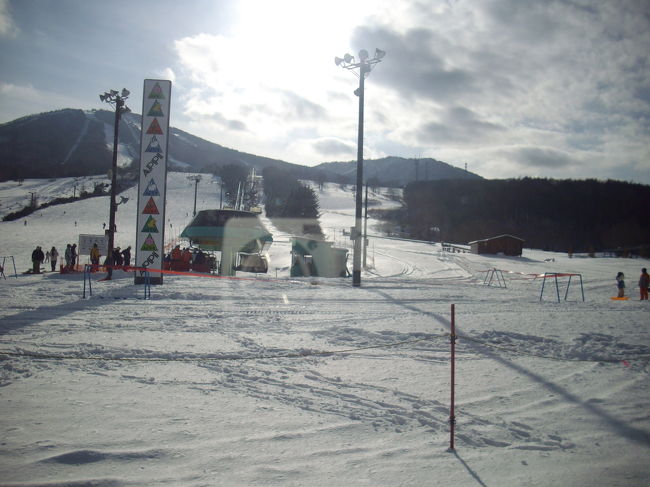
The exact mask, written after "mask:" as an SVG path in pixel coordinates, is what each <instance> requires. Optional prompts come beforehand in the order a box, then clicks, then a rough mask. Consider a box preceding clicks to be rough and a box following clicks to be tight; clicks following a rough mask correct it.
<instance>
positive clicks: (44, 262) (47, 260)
mask: <svg viewBox="0 0 650 487" xmlns="http://www.w3.org/2000/svg"><path fill="white" fill-rule="evenodd" d="M49 261H50V251H49V250H48V251H47V252H45V260H44V261H43V264H47V263H48V262H49Z"/></svg>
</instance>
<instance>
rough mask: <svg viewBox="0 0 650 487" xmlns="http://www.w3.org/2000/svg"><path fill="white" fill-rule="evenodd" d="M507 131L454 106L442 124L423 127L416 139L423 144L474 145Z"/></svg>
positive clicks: (467, 110)
mask: <svg viewBox="0 0 650 487" xmlns="http://www.w3.org/2000/svg"><path fill="white" fill-rule="evenodd" d="M505 130H506V128H505V127H503V126H501V125H499V124H496V123H492V122H486V121H484V120H481V119H480V118H479V116H478V115H477V114H476V113H474V112H473V111H472V110H470V109H468V108H466V107H461V106H454V107H450V108H448V109H447V111H446V113H445V114H444V115H443V120H442V121H440V122H428V123H425V124H423V125H421V126H420V127H419V129H418V131H417V134H416V138H417V140H418V141H419V142H420V143H421V144H429V143H437V144H442V143H446V144H472V145H476V144H478V143H481V142H484V141H486V140H488V139H489V137H490V136H491V135H493V134H499V133H502V132H504V131H505Z"/></svg>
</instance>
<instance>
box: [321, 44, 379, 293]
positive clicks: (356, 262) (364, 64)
mask: <svg viewBox="0 0 650 487" xmlns="http://www.w3.org/2000/svg"><path fill="white" fill-rule="evenodd" d="M385 55H386V53H385V52H384V51H382V50H380V49H377V50H376V51H375V56H374V57H373V58H372V59H369V56H368V52H367V51H366V50H365V49H363V50H361V51H359V62H358V63H355V62H353V61H354V57H353V56H351V55H350V54H346V55H345V56H344V57H343V58H339V57H337V58H335V59H334V62H335V63H336V65H337V66H341V67H343V68H345V69H348V70H353V69H356V68H359V88H358V89H357V90H356V91H355V92H354V94H355V95H357V96H358V97H359V133H358V139H357V194H356V209H355V220H354V235H353V237H354V256H353V260H352V285H353V286H354V287H360V286H361V252H362V250H361V249H362V243H363V241H362V239H363V238H364V235H363V232H362V231H361V219H362V207H363V110H364V94H365V93H364V92H365V79H366V76H367V75H368V74H369V73H370V71H371V70H372V68H373V66H374V65H375V64H377V63H378V62H380V61H381V59H382V58H383V57H384V56H385Z"/></svg>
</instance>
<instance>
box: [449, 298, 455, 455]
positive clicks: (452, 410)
mask: <svg viewBox="0 0 650 487" xmlns="http://www.w3.org/2000/svg"><path fill="white" fill-rule="evenodd" d="M450 342H451V403H450V404H451V405H450V409H449V450H450V451H453V450H454V432H455V429H456V411H455V409H456V397H455V396H456V305H455V304H452V305H451V338H450Z"/></svg>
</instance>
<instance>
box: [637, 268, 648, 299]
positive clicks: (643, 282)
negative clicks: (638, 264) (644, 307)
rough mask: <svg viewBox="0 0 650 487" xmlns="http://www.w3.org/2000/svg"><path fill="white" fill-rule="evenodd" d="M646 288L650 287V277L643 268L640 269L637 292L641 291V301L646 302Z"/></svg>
mask: <svg viewBox="0 0 650 487" xmlns="http://www.w3.org/2000/svg"><path fill="white" fill-rule="evenodd" d="M648 286H650V275H648V270H647V269H646V268H645V267H644V268H643V269H641V277H639V290H640V291H641V301H647V300H648Z"/></svg>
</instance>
